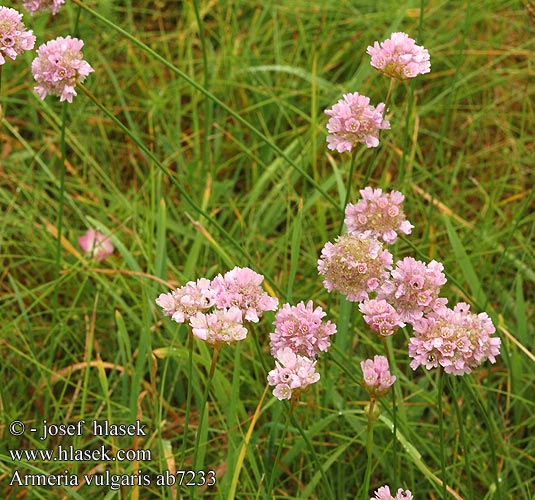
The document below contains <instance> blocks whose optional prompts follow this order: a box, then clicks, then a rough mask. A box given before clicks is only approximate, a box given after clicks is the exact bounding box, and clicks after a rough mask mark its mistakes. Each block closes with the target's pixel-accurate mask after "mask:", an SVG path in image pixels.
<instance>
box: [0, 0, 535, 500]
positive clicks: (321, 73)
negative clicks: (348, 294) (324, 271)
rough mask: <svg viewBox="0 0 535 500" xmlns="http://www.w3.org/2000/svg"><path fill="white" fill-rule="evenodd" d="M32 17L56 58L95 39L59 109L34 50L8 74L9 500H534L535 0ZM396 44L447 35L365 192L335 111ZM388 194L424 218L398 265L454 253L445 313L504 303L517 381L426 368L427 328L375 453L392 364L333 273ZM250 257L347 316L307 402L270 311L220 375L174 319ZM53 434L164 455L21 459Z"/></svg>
mask: <svg viewBox="0 0 535 500" xmlns="http://www.w3.org/2000/svg"><path fill="white" fill-rule="evenodd" d="M3 4H4V5H6V6H9V7H14V8H19V7H18V3H17V2H9V1H8V2H4V3H3ZM421 6H423V10H422V9H421ZM93 9H94V10H93ZM21 10H22V9H21ZM24 21H25V23H26V24H27V26H28V27H30V28H32V29H33V30H34V33H35V35H36V36H37V45H40V44H41V43H44V42H45V41H48V40H50V39H52V38H55V37H57V36H66V35H67V34H71V35H73V36H78V37H79V38H81V39H83V40H84V43H85V46H84V58H85V59H86V60H87V61H88V62H89V63H90V64H91V65H92V66H93V68H94V69H95V72H94V73H93V74H91V75H89V77H88V78H87V80H86V82H85V83H84V86H83V87H79V88H77V92H78V96H76V97H75V98H74V102H73V103H72V104H70V105H67V106H64V105H62V104H60V103H59V102H58V99H56V98H54V97H47V99H46V100H44V101H42V100H41V99H39V97H37V96H36V95H35V94H34V92H33V91H32V87H33V85H34V82H33V78H32V75H31V72H30V63H31V60H32V58H33V57H34V54H31V53H26V54H24V55H22V56H19V57H18V58H17V60H16V61H14V62H12V61H9V62H8V63H7V64H5V65H4V66H3V69H2V74H1V76H2V86H1V95H0V103H1V105H2V113H1V124H0V136H1V142H0V144H1V149H0V165H1V168H0V203H1V206H2V218H1V220H0V223H1V230H0V256H1V263H2V265H1V270H0V274H1V276H2V279H1V280H0V284H1V286H2V290H1V294H0V295H1V298H0V319H1V324H0V342H1V349H2V350H1V352H2V356H3V362H2V364H1V367H0V370H1V373H2V376H1V381H2V382H1V383H0V415H1V417H2V422H1V424H0V432H1V435H2V444H1V448H0V459H1V462H0V478H1V483H0V491H1V495H2V497H3V498H6V499H11V498H13V499H14V498H21V497H24V498H28V499H34V498H35V499H52V498H54V499H56V498H83V499H85V498H92V497H93V498H94V497H96V498H106V499H113V498H124V499H126V498H128V499H172V498H195V497H196V498H201V497H202V498H204V497H206V498H225V499H231V498H242V499H246V498H261V499H268V498H313V499H321V500H323V499H346V498H347V499H354V498H359V499H366V498H370V496H373V493H372V490H373V491H375V490H376V489H377V488H378V487H379V486H381V485H383V484H390V486H391V488H392V489H393V490H394V491H396V490H397V489H398V488H399V487H403V488H404V489H405V488H406V489H410V490H411V491H412V493H413V495H414V498H415V499H424V498H429V499H436V498H456V499H465V500H475V499H498V500H499V499H504V500H505V499H509V498H515V499H526V500H529V499H534V498H535V486H534V477H535V439H534V437H533V428H534V423H535V420H534V416H533V415H534V413H535V412H534V410H535V389H534V379H535V372H534V370H533V367H534V361H535V355H534V353H535V343H534V341H533V338H534V333H535V329H534V325H533V319H534V307H535V286H534V284H535V251H534V245H533V242H534V233H535V217H534V213H535V202H534V187H533V186H534V181H535V179H534V161H533V158H534V157H535V148H534V144H535V136H534V135H535V133H534V130H535V118H534V117H535V110H534V107H535V100H534V97H535V92H534V87H533V75H534V73H533V71H534V63H535V55H534V54H535V52H534V31H535V25H534V24H533V23H532V22H531V21H530V18H529V16H528V14H527V11H526V9H525V7H524V5H523V4H522V3H521V2H513V1H509V0H503V1H500V2H497V1H489V2H485V3H478V2H474V1H471V0H468V1H467V2H460V1H457V0H453V1H449V2H445V1H438V0H428V1H427V2H424V1H422V5H421V4H420V2H417V1H407V2H403V3H399V2H393V1H384V2H375V1H371V0H370V1H368V0H355V1H347V0H337V1H334V0H318V1H305V0H295V1H291V2H290V1H285V0H278V1H274V0H273V1H266V2H260V3H258V2H252V1H249V0H236V1H226V0H221V1H209V0H202V1H201V0H199V1H197V0H194V1H190V2H181V1H175V2H173V1H164V0H154V1H150V2H143V3H140V2H131V1H129V0H125V1H122V2H111V1H109V0H107V1H102V2H97V3H96V4H95V3H92V4H86V3H85V2H82V0H74V1H69V0H68V1H67V3H66V4H65V5H64V6H63V7H62V8H61V10H60V12H59V13H58V14H57V15H56V16H50V15H49V14H38V15H35V16H34V17H29V16H28V15H25V16H24ZM393 31H405V32H407V33H408V34H409V35H410V36H412V37H414V38H417V39H418V42H419V43H421V44H423V45H425V47H426V48H427V49H428V50H429V52H430V54H431V66H432V68H431V69H432V71H431V73H429V74H427V75H422V76H419V77H418V78H416V79H414V80H412V81H410V82H408V83H400V84H397V85H396V86H395V87H394V89H393V93H392V95H391V100H390V112H389V119H390V122H391V130H387V131H383V132H382V134H381V145H380V147H379V148H378V149H377V150H369V149H366V148H364V147H362V148H359V149H358V150H357V152H356V155H355V160H354V161H355V163H354V171H353V175H352V178H351V179H349V171H350V163H351V156H350V155H349V154H347V153H346V154H339V153H336V152H332V151H329V150H328V149H327V148H326V143H325V135H326V129H325V123H326V116H325V115H324V113H323V110H324V109H326V108H328V107H330V106H332V104H334V103H335V102H336V101H337V100H338V99H340V98H341V95H342V94H343V93H346V92H355V91H358V92H360V93H362V94H365V95H367V96H369V97H370V98H371V101H372V103H378V102H381V101H383V102H384V99H385V96H386V94H387V92H388V88H389V81H388V79H387V78H384V77H382V76H381V75H379V73H377V72H376V71H375V70H374V69H373V68H372V67H371V66H370V64H369V56H367V55H366V47H367V46H368V45H371V44H372V43H373V42H374V41H375V40H384V39H385V38H387V37H388V36H389V35H390V33H391V32H393ZM62 136H64V137H63V140H62ZM63 157H64V158H65V161H64V162H63V161H62V158H63ZM62 164H63V165H64V167H62ZM62 172H63V174H62ZM62 175H64V183H63V184H64V185H63V189H62V188H61V185H62V181H61V178H62ZM366 185H371V186H373V187H381V188H383V189H386V190H389V189H396V190H399V191H401V192H402V193H404V195H405V197H406V201H405V204H404V208H405V211H406V213H407V215H408V218H409V220H410V221H411V222H412V223H413V224H414V226H415V228H414V229H413V232H412V234H411V235H409V236H407V237H404V238H402V239H401V240H399V241H398V242H397V243H396V244H395V245H394V246H393V247H392V252H393V253H394V257H395V258H396V259H398V258H402V257H404V256H407V255H411V256H414V257H415V258H419V259H422V260H426V261H428V260H431V259H436V260H438V261H440V262H443V263H444V267H445V272H446V275H447V277H448V283H447V284H446V285H445V286H444V287H443V289H442V295H443V296H445V297H447V298H448V299H449V303H450V305H454V304H455V303H456V302H458V301H461V300H462V301H466V302H468V303H470V304H471V306H472V310H474V311H475V312H482V311H486V312H487V313H488V314H489V315H490V316H491V318H492V319H493V322H494V324H495V326H496V328H497V333H498V335H499V336H500V338H501V341H502V345H501V355H500V356H499V358H498V360H497V363H496V364H494V365H491V364H490V363H488V362H487V363H486V364H484V365H483V366H481V367H480V368H478V369H477V370H475V371H474V372H473V373H472V374H470V375H465V376H462V377H456V376H451V375H445V374H443V375H441V374H440V373H439V372H438V371H427V370H425V369H423V368H421V367H420V368H418V369H417V370H416V371H413V370H412V369H411V368H410V367H409V361H410V360H409V358H408V355H407V342H408V338H409V335H410V333H411V332H410V329H409V328H407V329H402V330H400V332H399V333H398V334H397V335H396V336H394V337H391V338H388V340H387V345H388V349H389V351H390V354H391V367H392V370H393V373H394V374H395V375H396V377H397V379H398V380H397V381H396V383H395V384H394V386H393V391H392V395H391V396H387V397H385V398H382V399H381V400H380V401H378V402H377V404H376V406H377V408H376V411H377V415H376V421H375V423H374V426H373V446H372V448H371V450H372V460H371V461H368V457H367V453H366V449H367V436H369V433H368V432H367V426H368V403H369V398H368V396H367V394H366V393H365V391H364V389H363V388H362V387H361V380H362V373H361V371H360V367H359V363H360V361H362V360H364V359H366V358H369V357H373V355H374V354H381V353H384V347H383V344H382V342H381V341H380V339H378V338H377V337H376V336H375V334H373V332H371V330H369V328H368V327H367V326H366V324H365V323H364V321H363V319H362V316H361V315H360V313H359V312H358V308H357V305H356V304H354V303H349V302H347V301H345V300H344V299H343V298H341V296H339V295H338V294H336V293H332V294H328V293H327V291H326V290H325V289H324V288H323V286H322V283H321V281H322V280H321V278H320V277H319V276H318V273H317V259H318V257H319V253H320V251H321V248H322V247H323V245H324V244H325V242H327V241H332V240H334V238H335V237H336V236H337V235H338V234H340V228H341V223H342V221H343V208H344V203H345V200H346V199H349V200H350V201H353V202H354V201H355V200H356V199H357V197H358V190H359V189H361V188H363V187H364V186H366ZM348 187H349V192H348ZM61 193H62V194H61ZM61 198H63V204H62V212H63V214H62V225H61V239H59V240H58V238H57V236H58V219H59V214H60V208H59V207H60V199H61ZM88 228H98V229H99V230H100V231H102V232H103V233H105V234H107V235H109V236H110V238H111V240H112V242H113V244H114V246H115V252H114V254H113V255H112V256H111V257H109V258H108V259H106V260H105V261H103V262H102V263H96V262H95V261H91V260H90V259H88V258H87V257H86V256H85V255H84V254H83V252H82V251H81V250H80V249H79V247H78V245H77V243H76V242H77V240H78V238H79V236H80V235H81V234H83V233H84V232H85V231H86V229H88ZM58 242H59V243H60V245H59V247H58ZM58 248H59V254H58ZM58 255H59V259H58ZM234 266H242V267H245V266H248V267H251V268H252V269H254V270H256V271H257V272H259V273H262V274H263V275H264V276H265V279H266V280H265V285H266V288H267V289H268V290H269V291H270V293H272V294H273V295H275V296H277V297H278V298H279V299H280V303H281V304H282V303H283V302H290V303H292V304H296V303H297V302H299V301H301V300H304V301H307V300H309V299H312V300H314V302H315V303H316V304H319V305H321V306H322V307H323V308H324V309H325V310H326V311H327V313H328V318H329V319H330V320H331V321H333V322H335V323H336V324H337V327H338V333H337V334H336V335H335V337H334V338H333V339H332V346H331V349H330V350H329V352H328V353H326V354H322V355H321V357H320V359H319V360H318V364H317V367H318V370H319V371H320V373H321V379H320V381H319V382H318V383H317V384H315V385H314V386H312V387H311V388H310V390H308V391H307V392H306V393H304V394H302V395H301V398H300V400H299V401H296V402H292V404H291V408H290V404H288V403H287V402H281V401H279V400H278V399H276V398H274V397H273V396H272V394H271V390H268V389H267V387H266V386H267V382H266V376H267V373H268V371H269V370H271V369H272V367H273V358H272V357H271V355H270V353H269V346H268V344H269V333H270V332H271V331H273V327H272V325H271V322H272V321H273V319H274V314H273V313H266V314H265V315H264V317H263V318H262V319H261V321H260V322H259V323H258V324H256V325H254V327H252V328H250V331H249V336H248V338H247V339H246V340H245V341H244V342H242V343H240V344H237V345H235V346H231V347H224V348H222V349H221V350H220V352H219V356H218V359H217V364H216V365H215V366H213V368H214V370H213V373H212V374H210V368H211V362H212V349H210V348H209V347H207V346H206V345H204V344H202V343H200V342H199V341H197V340H195V341H193V342H192V339H191V337H190V336H188V335H189V334H188V329H187V327H186V326H184V325H178V324H177V323H174V322H172V321H170V320H169V318H166V317H164V316H163V315H162V312H161V310H160V308H158V307H157V306H156V304H155V302H154V300H155V298H156V297H157V296H158V295H159V294H160V293H163V292H167V291H168V290H169V289H170V288H175V287H177V286H179V285H182V284H184V283H185V282H187V281H189V280H195V279H197V278H200V277H208V278H212V277H214V276H215V275H216V274H218V273H224V272H226V271H227V270H229V269H231V268H233V267H234ZM188 339H189V340H188ZM44 419H46V420H47V421H48V422H49V423H56V424H60V423H65V424H67V423H75V422H77V421H79V420H81V419H84V420H86V421H87V422H91V421H92V420H99V421H102V420H108V421H109V422H110V423H117V424H119V423H133V422H135V421H136V420H140V421H142V423H143V424H145V425H146V429H147V430H148V432H147V436H134V437H131V436H123V437H114V436H108V437H105V436H102V437H101V436H93V435H92V434H91V433H90V432H85V433H84V435H82V436H73V437H63V438H62V437H50V438H49V439H46V440H40V439H39V436H38V435H37V434H33V433H29V432H26V433H25V434H24V435H23V436H14V435H12V434H11V433H10V432H9V424H10V423H11V422H12V421H14V420H20V421H23V422H25V423H26V424H27V426H28V427H29V426H31V425H34V426H39V425H40V424H41V423H42V421H43V420H44ZM393 428H394V429H395V432H393ZM58 444H63V445H65V446H67V445H69V444H73V445H74V447H75V448H79V449H97V448H98V447H99V446H101V445H105V446H106V447H107V448H111V449H113V450H117V449H139V450H150V451H151V460H145V461H143V460H140V461H136V460H129V461H124V462H119V461H113V462H109V463H105V462H102V461H100V462H99V461H98V460H97V461H88V462H83V461H77V462H75V461H73V462H62V461H44V460H35V461H31V462H28V461H26V460H21V461H17V460H13V459H12V457H11V455H10V454H9V451H8V450H13V449H21V448H32V449H47V448H48V449H52V448H55V447H57V445H58ZM370 464H371V469H370V470H369V471H368V472H369V482H370V484H369V488H370V489H369V491H368V490H367V487H366V484H365V483H366V481H365V476H366V471H367V468H368V467H369V465H370ZM188 469H195V470H199V469H202V470H205V471H208V470H213V471H215V474H216V477H217V482H216V485H215V486H211V487H207V486H205V487H190V488H186V487H182V488H180V487H177V486H161V487H160V486H157V485H156V484H155V482H154V481H152V484H151V485H147V486H144V485H140V484H135V485H133V486H124V487H122V488H119V489H111V488H110V487H109V486H95V485H87V484H83V481H82V480H80V484H79V485H78V486H72V487H63V486H57V487H50V486H48V487H35V486H34V487H32V486H20V485H17V484H15V485H11V486H10V484H9V483H10V482H11V481H12V477H13V474H14V473H15V471H16V470H18V471H19V472H20V473H21V475H26V474H30V473H42V474H47V475H52V474H63V473H64V471H65V470H68V471H69V472H70V473H72V474H74V475H77V477H79V478H82V477H83V474H100V473H104V471H105V470H109V471H110V472H111V473H112V474H123V475H130V476H131V475H133V474H138V471H140V470H141V471H142V473H143V474H152V475H153V476H152V477H153V478H154V477H155V475H156V474H161V473H163V472H164V471H170V472H171V473H172V472H174V471H176V470H188ZM131 477H132V476H131ZM444 480H445V481H444Z"/></svg>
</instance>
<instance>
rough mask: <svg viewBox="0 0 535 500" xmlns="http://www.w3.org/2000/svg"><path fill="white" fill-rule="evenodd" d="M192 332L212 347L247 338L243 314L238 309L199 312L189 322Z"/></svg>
mask: <svg viewBox="0 0 535 500" xmlns="http://www.w3.org/2000/svg"><path fill="white" fill-rule="evenodd" d="M189 324H190V326H191V331H192V333H193V335H195V336H196V337H197V338H199V339H201V340H204V341H205V342H206V343H207V344H209V345H211V346H217V345H220V344H233V343H235V342H237V341H238V340H243V339H244V338H245V337H247V329H246V328H245V327H244V326H243V324H242V313H241V311H240V310H239V309H238V308H237V307H231V308H229V309H216V310H215V311H214V312H213V313H210V314H204V313H202V312H198V313H197V314H195V316H192V317H191V318H190V320H189Z"/></svg>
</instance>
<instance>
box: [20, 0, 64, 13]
mask: <svg viewBox="0 0 535 500" xmlns="http://www.w3.org/2000/svg"><path fill="white" fill-rule="evenodd" d="M64 3H65V0H24V1H23V2H22V6H23V7H24V8H25V9H26V10H27V11H28V12H29V13H30V14H31V15H32V16H33V14H35V13H36V12H46V11H50V12H52V14H53V15H56V14H57V13H58V12H59V9H60V7H61V6H62V5H63V4H64Z"/></svg>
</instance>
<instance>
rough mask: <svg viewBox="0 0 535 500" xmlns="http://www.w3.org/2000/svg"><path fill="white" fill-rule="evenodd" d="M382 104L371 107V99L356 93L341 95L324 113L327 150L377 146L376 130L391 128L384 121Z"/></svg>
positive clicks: (386, 121)
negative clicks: (325, 117) (326, 119)
mask: <svg viewBox="0 0 535 500" xmlns="http://www.w3.org/2000/svg"><path fill="white" fill-rule="evenodd" d="M384 108H385V105H384V104H383V103H381V104H379V105H378V106H377V107H374V106H372V105H371V104H370V98H369V97H366V96H363V95H360V94H359V93H358V92H355V93H353V94H344V98H343V99H340V100H339V101H338V103H337V104H335V105H334V106H333V107H332V108H331V109H327V110H326V111H325V114H327V115H329V116H330V118H329V121H328V122H327V130H328V131H329V135H328V136H327V147H328V148H329V149H332V150H336V151H338V152H339V153H343V152H344V151H351V150H352V149H353V147H354V146H355V145H356V144H358V143H361V144H364V145H366V147H368V148H375V147H377V146H378V145H379V131H380V130H383V129H388V128H390V123H388V120H385V119H384V118H383V113H384Z"/></svg>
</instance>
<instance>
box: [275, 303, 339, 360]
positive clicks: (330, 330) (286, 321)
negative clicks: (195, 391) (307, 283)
mask: <svg viewBox="0 0 535 500" xmlns="http://www.w3.org/2000/svg"><path fill="white" fill-rule="evenodd" d="M325 316H326V313H325V312H324V311H323V309H322V308H321V307H319V306H318V307H316V308H315V309H314V305H313V303H312V301H311V300H309V301H308V302H307V304H306V305H305V303H304V302H300V303H299V304H297V305H296V306H291V305H290V304H284V305H283V306H282V307H281V308H280V309H279V310H278V311H277V313H276V315H275V321H274V322H273V324H274V325H275V332H274V333H271V334H270V339H271V354H272V355H273V356H276V355H277V352H278V351H279V350H280V349H284V348H285V347H289V348H290V349H291V350H292V351H293V352H294V353H296V354H301V355H302V356H306V357H308V358H314V357H315V356H316V354H318V352H319V351H327V349H328V348H329V346H330V342H329V336H330V335H333V334H334V333H336V325H334V324H333V323H331V322H330V321H327V322H325V321H323V319H322V318H324V317H325Z"/></svg>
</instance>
